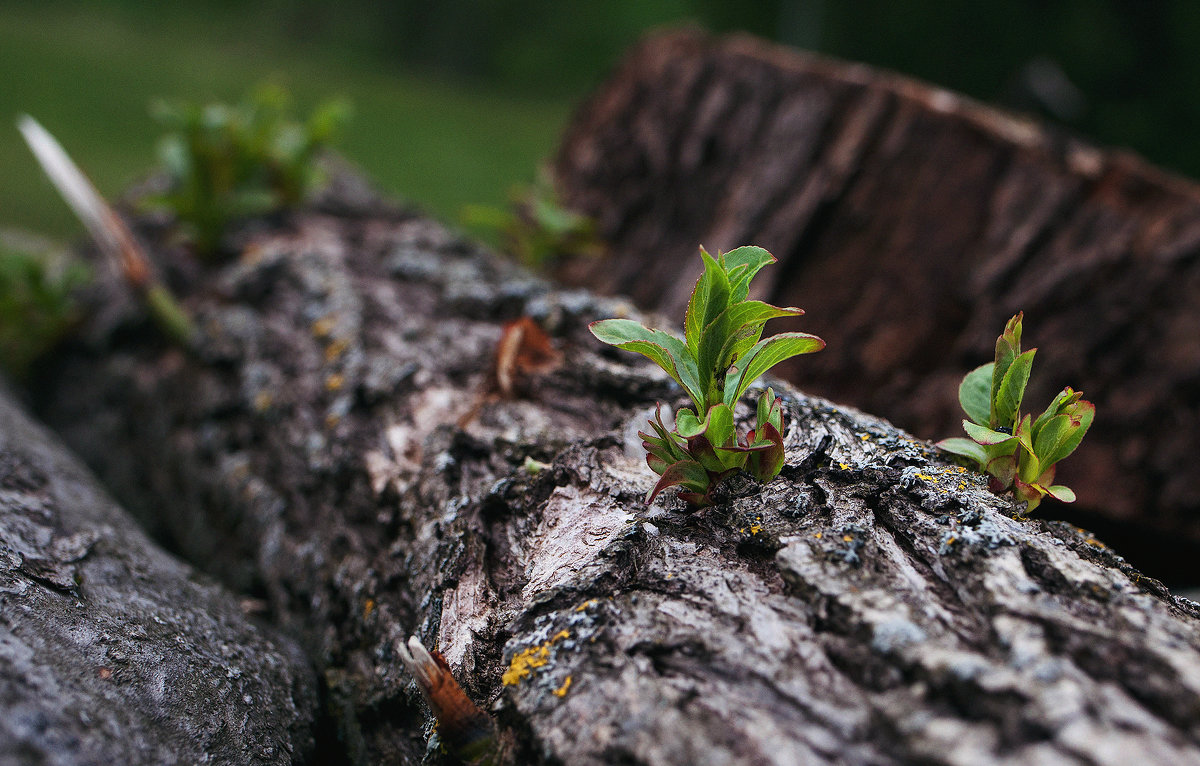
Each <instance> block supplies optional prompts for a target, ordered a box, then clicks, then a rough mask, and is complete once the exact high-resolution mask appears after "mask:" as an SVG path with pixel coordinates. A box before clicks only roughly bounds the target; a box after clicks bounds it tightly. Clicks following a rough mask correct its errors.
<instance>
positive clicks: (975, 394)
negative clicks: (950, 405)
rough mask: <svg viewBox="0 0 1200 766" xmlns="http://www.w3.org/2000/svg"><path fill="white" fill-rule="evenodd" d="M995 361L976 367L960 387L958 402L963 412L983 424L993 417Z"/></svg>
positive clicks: (986, 423)
mask: <svg viewBox="0 0 1200 766" xmlns="http://www.w3.org/2000/svg"><path fill="white" fill-rule="evenodd" d="M995 366H996V364H995V362H988V363H987V364H985V365H982V366H980V367H976V368H975V369H974V370H972V371H971V372H969V373H967V376H966V377H965V378H963V381H962V384H961V385H959V387H958V403H959V404H961V405H962V408H963V412H965V413H967V417H969V418H970V419H971V420H973V421H974V422H976V423H978V424H979V425H981V426H985V425H988V421H989V420H990V419H991V417H992V370H993V368H994V367H995Z"/></svg>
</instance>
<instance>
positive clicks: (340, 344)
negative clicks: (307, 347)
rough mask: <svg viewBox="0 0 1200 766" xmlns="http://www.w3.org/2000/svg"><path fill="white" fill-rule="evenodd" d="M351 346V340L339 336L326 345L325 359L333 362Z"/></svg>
mask: <svg viewBox="0 0 1200 766" xmlns="http://www.w3.org/2000/svg"><path fill="white" fill-rule="evenodd" d="M349 347H350V341H348V340H346V339H345V338H338V339H337V340H335V341H333V342H332V343H330V344H329V345H328V346H326V347H325V361H326V362H332V361H333V360H334V359H337V358H338V357H339V356H341V355H342V354H344V353H345V352H346V349H347V348H349Z"/></svg>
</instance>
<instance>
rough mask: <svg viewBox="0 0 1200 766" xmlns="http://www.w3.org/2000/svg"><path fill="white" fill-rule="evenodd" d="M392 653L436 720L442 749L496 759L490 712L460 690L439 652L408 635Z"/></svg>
mask: <svg viewBox="0 0 1200 766" xmlns="http://www.w3.org/2000/svg"><path fill="white" fill-rule="evenodd" d="M396 653H397V654H399V655H400V659H401V661H402V662H403V663H404V667H406V668H408V672H409V673H411V674H412V676H413V678H415V679H416V681H417V686H418V688H420V690H421V695H422V696H423V697H425V702H427V703H428V704H429V707H430V709H431V710H432V711H433V715H434V717H435V718H436V719H437V722H438V733H439V734H440V735H441V738H442V743H443V745H444V746H445V748H446V750H448V751H449V752H451V753H454V754H455V755H456V756H458V757H459V758H461V759H462V760H463V761H465V762H466V763H474V764H491V763H495V762H496V755H497V741H496V732H495V726H494V724H493V722H492V719H491V716H489V715H488V714H487V713H485V712H483V711H482V710H480V709H479V706H478V705H476V704H475V703H474V702H472V701H471V698H470V697H468V696H467V693H466V692H464V691H463V690H462V687H461V686H459V685H458V682H457V681H455V680H454V676H453V675H452V674H451V673H450V666H449V665H448V664H447V663H446V659H445V658H444V657H442V655H441V654H440V653H439V652H436V651H434V652H430V651H429V650H427V649H426V648H425V647H424V645H422V644H421V642H420V641H419V640H418V639H417V637H416V636H412V637H410V638H409V639H408V645H407V646H405V645H404V644H403V643H401V642H400V641H397V642H396Z"/></svg>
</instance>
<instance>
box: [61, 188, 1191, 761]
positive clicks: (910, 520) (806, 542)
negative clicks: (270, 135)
mask: <svg viewBox="0 0 1200 766" xmlns="http://www.w3.org/2000/svg"><path fill="white" fill-rule="evenodd" d="M142 234H143V235H144V236H147V237H148V238H149V240H150V241H151V243H155V242H160V241H161V240H158V239H157V237H156V233H155V232H154V231H149V230H146V229H143V230H142ZM242 245H243V246H242V248H241V251H240V255H238V256H237V257H235V258H234V259H233V260H231V261H230V262H228V263H226V264H224V265H217V266H211V267H204V268H194V267H189V268H188V269H186V270H184V269H175V268H174V267H173V266H172V264H174V265H178V264H179V263H181V262H182V261H181V260H180V258H181V254H180V253H179V252H178V251H176V250H173V249H171V248H169V247H166V246H163V245H161V244H155V245H154V246H153V251H154V256H155V260H156V262H158V263H159V264H160V265H162V266H163V267H164V268H166V270H167V272H168V273H171V274H174V275H175V277H173V281H174V282H175V284H176V285H177V288H178V289H179V291H180V293H181V295H182V300H183V302H184V304H185V305H186V306H187V307H188V308H189V309H190V310H191V311H193V312H194V314H195V316H196V319H197V324H198V326H199V327H200V328H201V337H200V339H199V340H198V342H197V345H196V347H195V349H194V350H193V351H191V352H182V351H179V350H177V349H173V348H170V347H169V346H167V345H165V344H164V343H163V342H162V341H161V340H159V339H158V338H157V337H156V336H155V335H154V333H153V331H152V329H151V328H150V326H149V325H148V324H147V323H146V320H145V318H144V317H141V316H140V315H139V314H138V312H137V310H136V308H135V307H134V306H133V305H132V304H129V303H128V302H124V301H123V300H122V299H120V298H119V295H120V291H121V289H122V288H121V287H120V285H118V284H115V283H111V284H107V286H106V287H104V288H103V289H101V290H99V291H98V294H97V295H96V296H94V297H95V298H96V300H97V301H98V302H99V305H104V306H108V307H110V308H109V310H108V311H107V312H105V313H103V314H96V315H95V319H94V320H93V323H92V324H91V326H90V333H91V334H90V338H91V340H90V342H89V344H86V345H85V344H80V345H77V346H76V347H74V348H73V349H70V350H67V351H65V352H64V353H63V354H62V355H60V357H59V358H58V360H57V363H56V365H55V366H54V367H53V368H51V369H49V370H47V371H46V376H45V377H44V378H43V380H42V382H41V383H40V384H39V386H38V391H39V396H38V400H39V406H40V410H41V412H42V413H44V415H45V417H46V418H48V419H49V420H50V421H51V422H52V423H53V424H54V426H55V427H56V428H57V429H58V430H59V431H60V432H61V433H62V434H63V435H64V436H65V438H66V439H67V440H68V442H69V443H70V444H72V445H73V446H74V447H75V448H76V449H77V450H78V451H79V452H80V453H81V454H83V455H84V456H86V458H87V459H88V460H89V462H90V463H91V464H92V465H94V466H95V467H96V468H97V470H99V471H100V472H101V473H102V474H103V475H104V476H105V477H106V479H107V480H108V481H110V483H111V485H112V487H113V489H114V491H115V492H116V493H117V494H118V495H119V496H120V497H121V498H122V499H123V501H125V502H126V503H128V504H129V505H130V506H131V507H134V508H138V509H140V510H141V512H142V513H143V514H148V513H150V512H151V511H153V512H154V513H156V514H157V518H159V519H160V520H161V526H160V533H161V534H162V535H163V536H164V537H166V538H169V539H173V540H174V544H175V545H176V546H178V548H179V549H180V550H181V551H182V552H184V553H185V554H186V555H188V556H189V557H190V558H192V559H193V560H196V561H199V562H202V563H204V564H206V565H207V566H209V567H210V568H211V569H212V570H213V571H215V572H217V573H218V574H221V575H223V576H226V577H228V578H229V580H230V581H231V582H232V583H234V584H236V585H239V586H241V587H249V588H253V589H256V591H257V592H258V593H260V594H261V595H262V597H263V598H264V599H265V600H266V601H267V603H268V604H269V610H270V613H271V615H272V616H273V617H274V618H275V619H276V620H277V621H278V623H279V624H280V625H281V626H283V627H285V628H286V629H288V630H290V631H293V632H294V633H295V634H296V635H298V636H299V637H301V640H302V641H303V642H304V644H305V646H306V647H307V648H308V650H309V652H310V653H311V655H312V657H313V658H314V661H315V662H316V664H317V665H318V667H319V669H320V671H321V672H322V674H323V678H324V681H325V685H326V688H327V692H326V694H327V698H326V705H327V707H328V709H329V710H330V711H331V713H332V714H333V715H334V716H335V717H336V718H337V720H338V723H339V741H340V744H341V747H342V748H343V749H344V751H345V753H346V755H347V758H348V760H350V761H351V762H354V763H414V764H415V763H422V762H425V763H433V762H441V761H442V760H444V758H443V756H441V755H439V754H438V751H437V748H433V747H430V746H429V745H428V742H429V740H430V737H431V735H430V731H431V722H430V720H429V715H428V713H427V712H426V708H425V706H424V703H423V702H422V701H421V700H420V697H419V695H418V693H417V688H416V685H415V684H414V683H413V681H412V679H411V677H410V676H409V675H408V674H407V673H406V671H405V670H404V667H403V665H402V663H401V662H400V658H399V655H398V652H397V646H398V642H403V641H405V640H406V639H407V637H408V636H409V635H410V634H416V635H417V636H418V637H419V638H420V639H421V640H422V641H423V643H424V644H425V645H426V646H428V647H430V648H431V649H438V650H440V652H441V653H442V654H443V655H444V656H445V658H446V660H447V662H448V664H449V666H450V667H451V668H452V670H453V672H454V673H455V675H456V676H457V677H458V678H459V680H460V681H461V682H462V684H463V685H464V687H465V689H466V691H467V692H468V694H469V695H470V696H472V697H473V698H474V699H475V700H476V701H477V702H478V703H479V704H481V705H482V706H483V707H484V708H485V709H487V710H489V711H491V712H492V713H493V714H494V715H495V717H496V720H497V721H498V725H499V730H500V731H501V732H502V735H501V739H502V741H503V742H504V746H505V748H506V749H505V751H504V753H505V757H506V758H507V759H509V760H510V761H512V762H516V763H544V764H551V763H563V764H662V765H663V766H667V765H668V764H670V765H676V764H683V763H696V764H781V765H782V764H810V763H811V764H824V763H828V764H900V763H926V764H972V766H974V765H976V764H987V763H1022V764H1029V763H1044V764H1056V765H1057V764H1064V763H1077V764H1113V765H1114V766H1116V765H1117V764H1122V765H1124V764H1128V763H1135V762H1136V763H1144V764H1171V765H1172V766H1178V765H1180V764H1200V613H1198V611H1197V606H1196V605H1195V604H1193V603H1192V602H1190V601H1187V600H1185V599H1180V598H1177V597H1175V596H1173V595H1172V594H1171V593H1170V592H1168V591H1167V590H1166V589H1165V588H1164V587H1163V586H1162V585H1161V584H1160V583H1159V582H1157V581H1155V580H1153V579H1151V578H1147V577H1144V576H1142V575H1141V574H1139V573H1138V572H1137V571H1135V570H1134V569H1132V568H1131V567H1130V566H1129V565H1128V564H1126V563H1125V562H1124V561H1123V560H1122V559H1121V558H1120V557H1119V556H1118V555H1117V554H1116V553H1115V552H1114V551H1113V550H1111V549H1110V548H1107V547H1105V545H1104V544H1103V543H1101V542H1100V541H1099V540H1097V539H1095V538H1094V537H1092V536H1091V535H1090V534H1089V533H1087V532H1085V531H1084V530H1082V529H1079V528H1077V527H1075V526H1071V525H1068V524H1065V523H1061V522H1054V521H1047V520H1043V519H1032V520H1022V519H1019V518H1015V512H1016V510H1017V508H1016V506H1014V504H1013V503H1012V502H1011V501H1010V500H1009V499H1006V498H1002V497H997V496H994V495H992V494H991V493H989V492H988V491H987V489H986V480H985V478H984V477H982V476H980V475H977V474H974V473H971V472H968V471H966V470H965V469H961V468H959V467H957V466H954V465H952V464H949V463H947V462H945V461H944V460H943V459H942V458H941V457H940V456H939V455H938V454H937V453H936V451H934V450H933V449H932V448H931V447H930V446H929V445H928V444H927V443H924V442H921V441H917V440H915V439H913V438H912V437H910V436H909V435H908V434H906V433H904V432H902V431H898V430H897V429H895V428H894V427H892V426H891V425H889V424H888V423H886V422H884V421H882V420H878V419H876V418H874V417H870V416H867V415H863V414H861V413H859V412H857V411H855V410H853V409H849V408H846V407H842V406H839V405H835V404H831V403H830V402H828V401H825V400H823V399H818V398H814V397H810V396H806V395H804V394H802V393H800V392H798V391H796V390H794V389H792V388H790V387H787V386H786V385H781V386H780V387H779V389H778V390H779V391H781V392H782V395H783V398H784V401H785V418H786V436H785V438H786V442H785V443H786V449H787V453H786V465H785V467H784V469H783V473H782V474H781V476H780V477H779V478H778V479H776V480H775V481H773V482H771V483H770V484H769V485H767V486H759V485H757V484H755V483H754V482H753V481H752V480H749V479H746V478H739V479H735V480H732V481H730V482H728V484H727V485H726V486H725V488H724V489H723V490H722V491H721V492H720V493H719V494H718V496H717V504H716V505H715V506H713V507H711V508H709V509H706V510H703V511H700V512H697V513H686V512H684V508H683V504H682V503H681V502H679V501H678V500H677V499H676V498H674V497H673V495H672V492H667V493H664V495H663V496H661V497H660V498H659V499H658V500H657V501H656V502H655V503H654V504H653V505H650V506H646V505H645V504H644V503H643V498H644V496H645V493H646V490H647V489H648V488H649V487H650V486H651V484H652V483H653V474H652V473H651V472H650V471H649V469H648V468H646V465H645V462H644V454H643V452H642V450H641V447H640V444H639V442H640V439H639V438H638V437H637V436H636V431H637V430H638V429H639V428H642V427H644V425H645V422H646V419H647V418H648V416H649V415H650V414H651V412H652V410H653V407H654V404H655V402H656V401H663V402H667V403H670V404H676V405H677V404H678V403H679V400H680V391H679V390H678V389H677V388H675V387H674V386H673V384H671V382H670V381H669V379H667V378H666V377H665V375H663V374H662V373H661V372H659V371H658V370H657V369H656V368H652V367H648V366H646V365H644V364H642V363H640V362H639V361H638V359H639V358H636V357H633V356H632V355H629V354H625V353H623V352H618V351H615V350H613V349H608V348H606V347H601V346H600V344H598V343H597V342H596V341H595V340H594V339H592V338H591V337H590V336H589V335H588V334H587V331H586V322H587V321H589V320H592V319H596V318H602V317H606V316H614V315H618V314H626V315H632V316H637V315H636V313H635V312H634V311H633V309H632V308H631V307H629V306H628V305H625V304H623V303H622V302H621V301H618V300H607V299H599V298H595V297H593V296H591V295H590V294H588V293H584V292H572V291H559V290H555V289H552V288H550V287H549V286H548V285H547V284H545V283H544V282H542V281H539V280H537V279H535V278H532V277H530V276H528V275H527V274H524V273H522V272H521V271H519V270H518V269H516V268H515V267H513V266H511V265H509V264H507V263H505V262H503V261H501V260H499V259H497V258H495V257H494V256H491V255H489V254H487V253H485V252H482V251H480V250H479V249H478V248H476V247H475V246H473V245H470V244H468V243H465V242H464V241H462V240H461V239H459V238H458V237H457V236H455V235H453V234H452V233H449V232H448V231H447V230H445V229H444V228H442V227H441V226H440V225H438V224H436V223H433V222H431V221H429V220H427V219H425V218H422V217H419V216H416V215H413V214H411V213H407V212H404V211H396V210H389V209H388V208H387V207H386V206H383V205H379V204H376V203H371V202H370V201H369V200H367V199H365V198H364V199H361V200H359V201H358V202H355V203H353V204H348V203H344V201H343V204H339V205H337V206H331V205H329V204H326V205H325V206H324V207H321V208H318V209H314V210H310V211H307V212H305V213H303V214H299V215H297V216H294V217H291V218H288V219H285V220H283V221H280V222H277V225H276V226H274V227H270V228H260V229H259V230H257V231H255V232H251V233H249V234H247V235H246V236H245V237H244V239H243V240H242ZM697 271H698V263H697V262H693V263H688V264H686V265H680V266H679V267H678V271H677V272H676V275H675V277H674V279H675V280H676V281H678V282H680V283H683V282H687V283H689V284H690V283H691V282H693V281H694V279H695V276H696V274H697ZM114 306H115V307H118V308H117V309H113V308H112V307H114ZM522 315H525V316H530V317H532V318H533V319H534V320H535V321H536V322H538V323H539V324H540V325H541V326H542V327H544V328H545V329H546V330H547V331H548V333H549V334H550V336H551V337H552V338H553V341H554V343H555V344H556V346H557V353H558V354H560V355H561V356H560V361H559V364H558V365H557V366H555V367H554V369H552V370H545V369H542V370H540V371H537V372H531V371H522V370H520V369H516V370H515V375H514V376H513V377H514V382H513V384H512V389H513V392H514V395H513V396H512V397H508V398H505V397H502V396H500V395H498V394H497V393H495V391H494V390H491V389H493V388H494V386H491V385H490V383H489V381H494V380H496V379H497V377H498V376H496V375H495V373H494V372H493V370H492V369H491V366H492V364H493V357H494V354H495V351H496V347H497V344H498V342H499V340H500V338H501V334H502V327H503V324H504V323H505V322H506V321H509V320H512V319H515V318H516V317H518V316H522ZM817 356H819V355H817ZM813 358H816V357H813ZM510 372H512V371H510ZM739 414H740V416H741V417H743V418H746V417H749V414H750V413H749V407H748V406H747V405H742V409H741V410H740V413H739ZM506 681H507V683H505V682H506ZM444 744H449V745H451V746H452V745H453V743H444Z"/></svg>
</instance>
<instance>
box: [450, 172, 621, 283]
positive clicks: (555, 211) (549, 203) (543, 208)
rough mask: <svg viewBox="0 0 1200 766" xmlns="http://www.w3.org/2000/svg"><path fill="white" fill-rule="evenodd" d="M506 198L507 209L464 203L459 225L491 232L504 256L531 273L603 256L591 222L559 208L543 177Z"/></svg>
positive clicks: (559, 205) (588, 218)
mask: <svg viewBox="0 0 1200 766" xmlns="http://www.w3.org/2000/svg"><path fill="white" fill-rule="evenodd" d="M508 196H509V206H508V208H507V209H506V208H502V207H493V206H490V205H468V206H467V207H465V208H463V211H462V216H461V217H462V221H463V223H464V224H466V225H467V226H469V227H472V228H475V229H481V230H484V231H486V232H492V233H494V234H495V235H497V236H498V238H499V240H500V241H499V246H500V247H501V248H502V249H503V250H504V251H505V252H507V253H509V254H510V255H512V256H513V257H514V258H516V259H517V260H518V261H520V262H521V263H523V264H525V265H526V266H529V267H530V268H534V269H545V268H548V267H549V266H552V265H553V264H555V263H556V262H557V261H560V260H563V259H565V258H571V257H575V256H589V257H594V256H598V255H601V254H603V252H604V244H603V242H601V241H600V238H599V236H598V235H597V233H596V222H595V221H594V220H593V219H592V218H590V217H588V216H586V215H584V214H583V213H580V212H577V211H575V210H571V209H570V208H568V207H567V206H566V205H564V204H563V203H562V202H561V201H560V200H559V197H558V194H557V193H556V192H555V190H554V184H553V182H552V181H551V180H550V179H549V178H548V176H547V175H545V174H543V175H541V176H539V178H538V181H537V183H535V184H533V185H530V186H518V187H514V188H513V189H512V190H510V191H509V195H508Z"/></svg>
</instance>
